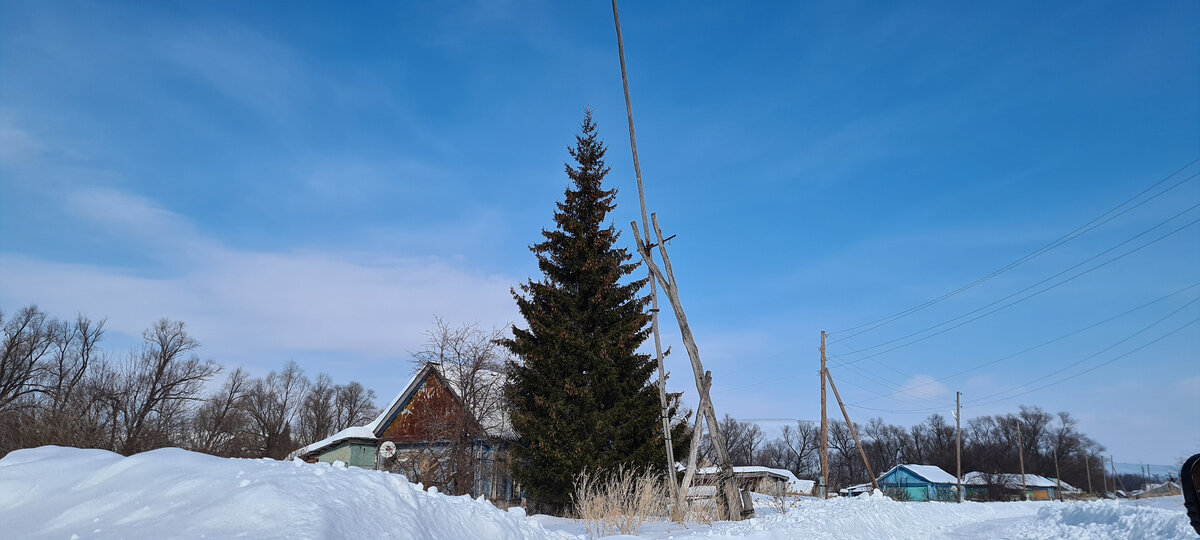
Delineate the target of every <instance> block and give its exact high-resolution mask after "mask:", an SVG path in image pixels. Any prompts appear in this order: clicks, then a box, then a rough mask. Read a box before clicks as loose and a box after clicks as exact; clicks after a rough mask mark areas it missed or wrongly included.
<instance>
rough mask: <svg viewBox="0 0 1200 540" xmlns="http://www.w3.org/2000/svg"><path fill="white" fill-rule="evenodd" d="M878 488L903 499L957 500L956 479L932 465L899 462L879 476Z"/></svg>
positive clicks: (890, 495)
mask: <svg viewBox="0 0 1200 540" xmlns="http://www.w3.org/2000/svg"><path fill="white" fill-rule="evenodd" d="M878 482H879V488H880V489H882V490H883V492H884V493H886V494H887V495H888V496H889V497H891V498H893V499H898V500H904V501H948V502H954V501H956V500H958V479H957V478H955V477H954V475H952V474H950V473H948V472H946V471H943V470H942V469H941V468H940V467H936V466H934V465H910V464H901V465H896V466H895V467H892V468H891V469H890V470H889V471H888V472H885V473H883V476H880V477H879V480H878Z"/></svg>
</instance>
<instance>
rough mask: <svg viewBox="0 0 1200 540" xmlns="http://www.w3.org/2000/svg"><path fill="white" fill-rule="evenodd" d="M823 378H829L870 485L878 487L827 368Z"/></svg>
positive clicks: (873, 472)
mask: <svg viewBox="0 0 1200 540" xmlns="http://www.w3.org/2000/svg"><path fill="white" fill-rule="evenodd" d="M825 378H826V379H829V388H830V389H831V390H833V397H834V398H836V399H837V402H838V407H841V409H842V417H843V418H845V419H846V427H849V428H850V435H851V436H853V437H854V446H855V447H857V448H858V455H860V456H862V460H863V465H865V466H866V467H867V474H869V475H871V485H872V486H874V487H875V489H879V482H877V481H876V480H875V471H873V470H871V462H870V461H867V452H866V451H864V450H863V447H862V443H860V442H858V431H857V430H855V429H854V422H851V421H850V415H849V414H848V413H847V412H846V405H844V404H843V403H842V396H841V395H839V394H838V391H837V385H836V384H833V377H832V376H830V375H829V370H828V369H827V370H825Z"/></svg>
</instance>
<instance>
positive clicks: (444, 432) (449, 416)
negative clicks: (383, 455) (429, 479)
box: [376, 369, 483, 443]
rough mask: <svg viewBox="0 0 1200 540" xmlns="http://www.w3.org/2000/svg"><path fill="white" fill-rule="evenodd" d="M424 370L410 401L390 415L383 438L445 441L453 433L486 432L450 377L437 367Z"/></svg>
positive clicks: (471, 433)
mask: <svg viewBox="0 0 1200 540" xmlns="http://www.w3.org/2000/svg"><path fill="white" fill-rule="evenodd" d="M424 371H425V376H424V378H423V379H422V380H420V381H417V382H416V383H415V384H417V385H418V387H417V388H416V390H415V391H414V392H412V394H411V396H410V397H408V402H407V403H404V404H403V406H402V407H401V408H400V409H399V411H397V412H396V413H394V416H393V417H392V418H390V419H388V422H389V423H388V424H387V426H386V427H385V428H384V429H383V434H382V436H380V439H382V440H388V441H393V442H397V443H420V442H436V441H445V440H448V439H450V438H451V437H453V436H454V435H453V434H461V435H466V436H477V435H478V434H481V433H483V429H482V428H481V427H480V426H479V423H478V422H477V421H475V419H473V418H472V417H471V415H470V414H468V413H467V410H466V406H465V405H464V404H463V402H462V400H461V399H460V398H459V397H458V395H457V394H455V393H454V391H453V390H451V389H450V385H449V384H448V383H447V382H446V379H445V378H443V377H442V376H441V375H440V374H439V373H438V372H437V370H436V369H426V370H424ZM376 433H379V432H378V431H376Z"/></svg>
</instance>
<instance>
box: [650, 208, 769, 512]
mask: <svg viewBox="0 0 1200 540" xmlns="http://www.w3.org/2000/svg"><path fill="white" fill-rule="evenodd" d="M650 224H651V225H652V226H653V227H654V237H655V239H656V240H657V242H658V243H657V244H656V245H657V246H658V253H659V255H660V256H661V257H662V261H663V266H662V268H659V267H658V265H657V264H655V262H654V259H652V258H650V248H651V245H650V244H649V240H650V239H649V238H647V239H646V242H643V241H642V237H641V234H639V233H638V228H637V223H634V222H630V223H629V225H630V226H631V227H632V228H633V239H634V242H636V244H637V250H638V253H639V254H640V255H641V256H642V262H644V263H646V266H647V267H649V268H650V273H651V274H652V275H653V276H654V278H655V279H657V280H658V284H659V285H661V286H662V290H663V294H666V295H667V300H669V301H670V302H671V307H672V308H673V309H674V311H675V321H676V322H678V323H679V333H680V335H681V337H682V338H683V346H684V348H685V349H687V352H688V358H689V359H690V360H691V362H692V373H693V374H694V375H695V377H696V391H697V393H698V394H699V395H700V405H699V408H700V411H699V414H703V415H704V421H705V422H706V423H707V424H708V432H709V435H710V438H711V439H712V444H713V450H714V451H715V452H716V453H717V465H718V467H719V471H718V473H717V487H718V489H717V491H718V494H719V495H720V498H721V499H723V500H722V501H721V502H722V503H723V504H722V505H721V507H722V508H724V509H725V511H726V514H727V515H726V517H727V519H731V520H740V519H742V518H743V517H746V516H747V515H753V513H754V509H753V508H746V509H743V506H742V498H741V495H740V493H739V492H738V488H737V484H736V482H735V481H734V478H733V461H732V460H731V459H730V458H729V447H728V445H727V444H726V442H725V436H724V435H723V434H722V433H721V428H720V424H719V423H718V420H717V412H716V409H715V407H713V402H712V396H711V395H710V393H709V389H710V387H711V386H712V373H711V372H707V371H704V364H703V363H702V362H701V361H700V349H699V348H698V347H696V340H695V338H694V337H693V336H692V328H691V326H689V325H688V321H687V314H686V313H684V311H683V304H682V303H681V302H680V301H679V285H678V282H676V281H675V270H674V269H673V268H672V267H671V257H670V256H669V255H667V247H666V241H665V240H664V239H663V235H662V229H660V228H659V226H658V216H656V215H655V214H650ZM689 461H690V460H689ZM744 511H746V512H745V514H743V512H744Z"/></svg>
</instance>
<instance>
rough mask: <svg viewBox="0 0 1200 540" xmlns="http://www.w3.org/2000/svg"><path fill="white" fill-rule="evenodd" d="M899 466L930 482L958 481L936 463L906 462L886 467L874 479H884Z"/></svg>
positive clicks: (947, 482)
mask: <svg viewBox="0 0 1200 540" xmlns="http://www.w3.org/2000/svg"><path fill="white" fill-rule="evenodd" d="M901 468H903V469H906V470H908V472H910V473H912V474H913V475H914V476H917V477H918V478H921V479H923V480H925V481H926V482H929V483H931V484H957V483H958V478H956V477H955V476H954V475H953V474H950V473H948V472H946V471H943V470H942V468H941V467H938V466H936V465H916V464H908V463H902V464H899V465H896V466H895V467H892V468H891V469H888V471H887V472H885V473H883V474H881V475H879V478H878V479H876V480H877V481H882V480H883V479H884V477H886V476H887V475H889V474H892V473H893V472H895V470H896V469H901Z"/></svg>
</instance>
